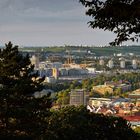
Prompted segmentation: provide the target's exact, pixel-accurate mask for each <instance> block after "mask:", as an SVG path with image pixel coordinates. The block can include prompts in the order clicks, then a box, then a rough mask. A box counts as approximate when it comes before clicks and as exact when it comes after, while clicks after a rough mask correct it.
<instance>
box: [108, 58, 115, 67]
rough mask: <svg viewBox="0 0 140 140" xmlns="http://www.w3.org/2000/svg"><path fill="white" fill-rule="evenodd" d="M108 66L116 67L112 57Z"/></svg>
mask: <svg viewBox="0 0 140 140" xmlns="http://www.w3.org/2000/svg"><path fill="white" fill-rule="evenodd" d="M108 67H109V68H113V67H114V62H113V60H112V59H111V60H109V61H108Z"/></svg>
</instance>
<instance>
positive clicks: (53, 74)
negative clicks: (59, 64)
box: [52, 68, 59, 79]
mask: <svg viewBox="0 0 140 140" xmlns="http://www.w3.org/2000/svg"><path fill="white" fill-rule="evenodd" d="M52 76H53V77H54V78H55V79H58V76H59V71H58V69H57V68H53V72H52Z"/></svg>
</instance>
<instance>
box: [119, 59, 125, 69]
mask: <svg viewBox="0 0 140 140" xmlns="http://www.w3.org/2000/svg"><path fill="white" fill-rule="evenodd" d="M120 68H122V69H124V68H125V60H121V61H120Z"/></svg>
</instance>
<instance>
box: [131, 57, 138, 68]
mask: <svg viewBox="0 0 140 140" xmlns="http://www.w3.org/2000/svg"><path fill="white" fill-rule="evenodd" d="M132 67H133V69H136V68H137V61H136V60H135V59H133V60H132Z"/></svg>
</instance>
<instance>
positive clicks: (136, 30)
mask: <svg viewBox="0 0 140 140" xmlns="http://www.w3.org/2000/svg"><path fill="white" fill-rule="evenodd" d="M80 2H81V3H82V4H83V5H84V6H85V7H86V8H87V11H86V15H88V16H91V17H92V19H93V20H92V21H89V22H88V23H89V26H90V27H92V28H99V29H103V30H109V31H112V32H114V33H115V34H116V35H117V36H116V38H115V40H114V41H113V42H111V43H110V44H111V45H119V44H121V43H122V42H124V41H128V40H131V41H138V38H139V37H140V0H80Z"/></svg>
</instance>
